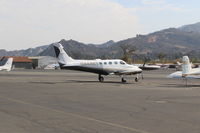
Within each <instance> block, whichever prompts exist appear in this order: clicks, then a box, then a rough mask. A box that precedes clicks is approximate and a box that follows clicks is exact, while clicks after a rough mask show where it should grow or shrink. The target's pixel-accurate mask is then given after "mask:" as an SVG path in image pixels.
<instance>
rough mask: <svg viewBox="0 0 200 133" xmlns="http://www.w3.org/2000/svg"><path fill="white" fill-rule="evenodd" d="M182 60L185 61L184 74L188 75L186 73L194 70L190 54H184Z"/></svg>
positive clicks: (183, 65)
mask: <svg viewBox="0 0 200 133" xmlns="http://www.w3.org/2000/svg"><path fill="white" fill-rule="evenodd" d="M182 61H183V64H182V71H183V72H182V74H183V75H186V74H188V73H190V71H191V70H192V67H191V63H190V60H189V58H188V56H183V59H182Z"/></svg>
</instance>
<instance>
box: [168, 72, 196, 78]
mask: <svg viewBox="0 0 200 133" xmlns="http://www.w3.org/2000/svg"><path fill="white" fill-rule="evenodd" d="M167 77H168V78H177V79H179V78H183V77H182V71H178V72H175V73H172V74H170V75H168V76H167ZM185 78H187V79H200V75H187V76H186V77H185Z"/></svg>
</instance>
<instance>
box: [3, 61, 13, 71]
mask: <svg viewBox="0 0 200 133" xmlns="http://www.w3.org/2000/svg"><path fill="white" fill-rule="evenodd" d="M12 63H13V58H8V60H7V61H6V63H5V64H4V65H3V66H1V69H2V70H6V71H11V69H12Z"/></svg>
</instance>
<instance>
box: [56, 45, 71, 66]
mask: <svg viewBox="0 0 200 133" xmlns="http://www.w3.org/2000/svg"><path fill="white" fill-rule="evenodd" d="M54 51H55V54H56V57H57V58H58V63H59V64H60V67H62V66H63V65H67V64H70V63H72V62H73V61H74V59H72V58H71V57H70V56H68V55H67V53H66V52H65V50H64V48H63V46H62V45H61V44H60V43H55V44H54Z"/></svg>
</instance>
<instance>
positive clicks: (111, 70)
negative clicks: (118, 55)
mask: <svg viewBox="0 0 200 133" xmlns="http://www.w3.org/2000/svg"><path fill="white" fill-rule="evenodd" d="M54 50H55V53H56V57H57V58H58V63H59V65H60V68H61V69H70V70H78V71H85V72H91V73H96V74H98V75H99V81H100V82H103V81H104V77H103V76H102V75H112V74H113V75H119V76H121V77H122V78H121V81H122V82H126V80H125V78H124V75H134V74H136V78H135V81H136V82H138V80H139V77H138V74H140V73H142V70H141V69H140V68H138V67H137V66H133V65H129V64H127V63H126V62H124V61H122V60H119V59H113V60H101V59H96V60H75V59H72V58H71V57H69V56H68V55H67V53H66V52H65V50H64V48H63V46H62V45H61V44H60V43H55V44H54Z"/></svg>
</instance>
